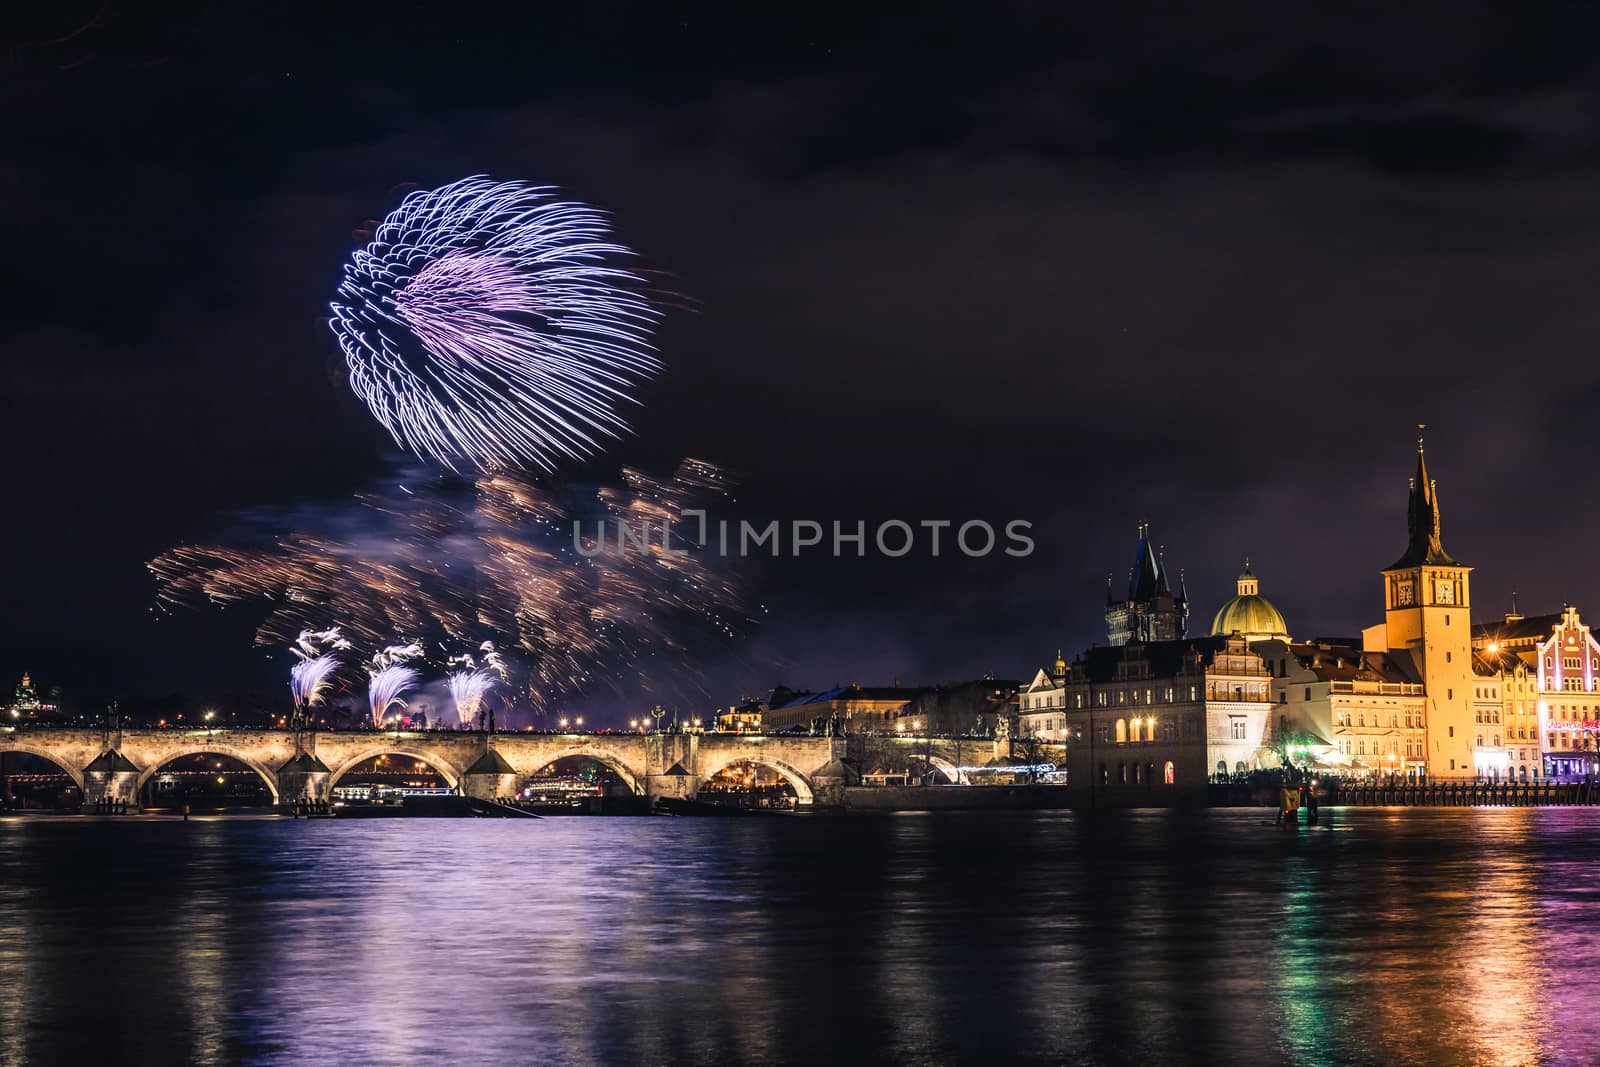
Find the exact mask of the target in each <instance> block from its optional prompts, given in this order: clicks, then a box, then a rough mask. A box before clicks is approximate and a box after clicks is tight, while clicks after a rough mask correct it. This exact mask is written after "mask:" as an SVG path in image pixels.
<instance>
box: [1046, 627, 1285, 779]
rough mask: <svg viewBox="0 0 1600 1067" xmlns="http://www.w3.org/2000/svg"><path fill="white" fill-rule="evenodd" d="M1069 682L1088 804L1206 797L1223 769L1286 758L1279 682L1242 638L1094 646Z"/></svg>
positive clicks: (1070, 726) (1069, 723) (1074, 771)
mask: <svg viewBox="0 0 1600 1067" xmlns="http://www.w3.org/2000/svg"><path fill="white" fill-rule="evenodd" d="M1062 689H1063V698H1064V702H1065V705H1066V716H1065V717H1066V729H1067V735H1066V738H1067V761H1068V779H1067V781H1068V784H1069V787H1070V788H1072V789H1073V790H1075V791H1076V792H1077V793H1078V794H1079V796H1078V800H1079V802H1080V803H1084V804H1089V805H1102V804H1103V805H1106V806H1130V805H1135V806H1136V805H1147V804H1149V805H1166V804H1182V803H1189V802H1203V801H1204V798H1205V786H1206V783H1207V782H1208V781H1209V780H1210V779H1211V778H1212V776H1213V775H1217V774H1238V773H1244V772H1247V771H1251V770H1255V769H1258V768H1260V767H1263V766H1272V765H1275V764H1276V756H1275V755H1274V753H1273V751H1272V749H1271V747H1270V743H1269V741H1270V738H1269V722H1270V719H1269V717H1270V713H1271V709H1272V704H1271V696H1270V691H1271V679H1270V677H1269V675H1268V674H1267V671H1266V667H1265V665H1264V664H1263V662H1262V660H1261V657H1260V656H1259V655H1258V654H1256V653H1255V652H1254V651H1253V650H1252V649H1251V647H1250V644H1249V642H1247V641H1245V640H1244V639H1243V638H1242V637H1240V636H1238V635H1230V636H1227V637H1203V638H1193V639H1184V640H1179V641H1154V642H1148V643H1146V642H1139V641H1132V642H1128V643H1126V644H1123V645H1113V646H1111V647H1109V648H1098V647H1097V648H1091V649H1089V650H1088V651H1086V652H1084V653H1083V654H1081V655H1080V656H1079V657H1078V658H1077V660H1076V661H1074V663H1073V664H1072V666H1071V668H1070V669H1069V670H1068V671H1067V673H1066V676H1065V679H1064V684H1063V686H1062Z"/></svg>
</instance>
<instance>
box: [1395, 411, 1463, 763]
mask: <svg viewBox="0 0 1600 1067" xmlns="http://www.w3.org/2000/svg"><path fill="white" fill-rule="evenodd" d="M1417 429H1418V430H1421V429H1422V427H1420V426H1419V427H1417ZM1407 527H1408V530H1407V532H1408V534H1409V538H1408V543H1407V545H1406V551H1405V554H1404V555H1403V556H1401V557H1400V558H1399V559H1397V560H1395V561H1394V562H1393V563H1391V564H1390V565H1389V566H1387V567H1385V568H1384V570H1383V586H1384V606H1385V608H1386V614H1385V617H1384V622H1385V631H1386V635H1387V644H1388V647H1389V654H1390V656H1391V657H1392V658H1394V659H1395V660H1397V661H1399V662H1400V663H1402V664H1409V666H1410V668H1411V670H1410V671H1408V672H1407V673H1414V674H1415V675H1416V677H1417V679H1418V680H1419V681H1420V682H1422V684H1423V686H1424V687H1425V689H1426V691H1427V730H1428V734H1427V736H1428V751H1427V773H1428V774H1429V775H1430V776H1431V777H1438V778H1471V777H1474V776H1476V774H1477V766H1476V761H1475V758H1474V749H1475V747H1476V745H1475V736H1476V735H1475V730H1476V722H1475V719H1474V716H1473V711H1472V682H1473V671H1472V616H1471V614H1470V607H1471V600H1470V598H1469V595H1468V575H1469V574H1471V572H1472V568H1471V567H1468V566H1467V565H1466V564H1464V563H1462V562H1461V561H1460V560H1457V559H1453V558H1451V556H1450V554H1449V553H1448V552H1446V551H1445V550H1444V544H1443V543H1442V541H1441V540H1440V536H1439V487H1438V485H1437V483H1435V482H1434V481H1433V479H1432V478H1430V477H1428V463H1427V459H1426V457H1425V456H1424V454H1423V449H1422V437H1421V435H1420V434H1419V435H1418V437H1417V473H1416V476H1415V477H1413V478H1412V479H1411V493H1410V508H1409V513H1408V516H1407Z"/></svg>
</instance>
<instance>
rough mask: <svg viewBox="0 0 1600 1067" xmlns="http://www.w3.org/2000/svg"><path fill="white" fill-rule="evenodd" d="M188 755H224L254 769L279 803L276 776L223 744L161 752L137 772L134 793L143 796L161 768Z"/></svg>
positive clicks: (241, 753)
mask: <svg viewBox="0 0 1600 1067" xmlns="http://www.w3.org/2000/svg"><path fill="white" fill-rule="evenodd" d="M190 756H226V757H227V758H228V759H231V760H237V761H238V762H240V763H242V764H244V765H245V766H246V767H249V768H250V769H251V770H252V771H255V772H256V777H257V778H260V779H261V781H262V784H264V785H265V786H266V787H267V792H268V793H271V794H272V802H273V803H274V804H278V803H280V800H279V797H278V776H277V775H276V774H274V773H272V772H271V771H270V770H268V769H267V768H266V767H265V766H263V765H262V764H261V763H259V762H257V761H256V760H255V759H252V758H251V757H250V756H247V755H245V754H244V753H243V752H240V751H238V750H236V749H232V748H228V747H227V746H225V745H196V746H194V747H192V748H185V749H184V750H183V751H181V752H163V753H162V754H161V756H160V757H159V758H158V759H156V760H153V761H152V762H151V764H150V766H148V767H146V768H145V769H144V770H142V771H140V772H139V780H138V782H137V783H135V786H134V795H135V796H137V797H143V796H144V787H145V785H146V784H148V783H149V781H150V779H152V778H154V777H155V776H156V775H157V774H159V773H160V771H161V768H163V767H165V766H166V765H167V764H169V763H173V762H176V761H177V760H181V759H187V758H189V757H190Z"/></svg>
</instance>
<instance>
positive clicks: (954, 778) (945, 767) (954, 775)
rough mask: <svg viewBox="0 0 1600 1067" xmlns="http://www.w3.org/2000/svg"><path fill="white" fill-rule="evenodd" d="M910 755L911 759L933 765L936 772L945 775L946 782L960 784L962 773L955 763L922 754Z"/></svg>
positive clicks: (940, 757) (939, 757) (914, 753)
mask: <svg viewBox="0 0 1600 1067" xmlns="http://www.w3.org/2000/svg"><path fill="white" fill-rule="evenodd" d="M908 755H909V757H910V758H911V759H914V760H920V761H922V762H925V763H927V764H929V765H931V766H932V767H933V768H934V770H936V771H938V772H939V773H940V774H943V775H944V777H945V781H947V782H953V783H957V784H959V783H960V781H961V772H960V771H959V770H958V769H957V768H956V765H955V764H954V763H951V762H950V761H949V760H947V759H945V758H944V757H943V756H929V755H926V754H924V753H921V752H912V753H909V754H908Z"/></svg>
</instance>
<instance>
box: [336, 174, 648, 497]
mask: <svg viewBox="0 0 1600 1067" xmlns="http://www.w3.org/2000/svg"><path fill="white" fill-rule="evenodd" d="M609 234H610V228H609V227H608V226H607V224H606V219H605V216H604V215H603V214H602V213H600V212H599V211H596V210H595V209H593V208H590V207H587V206H585V205H583V204H578V203H570V202H563V201H559V200H556V199H554V193H553V190H551V189H549V188H543V187H539V186H532V185H528V184H526V183H523V182H516V181H508V182H496V181H492V180H490V179H488V178H486V177H483V176H475V177H471V178H465V179H462V180H461V181H458V182H454V183H452V184H450V185H445V186H441V187H440V188H438V189H432V190H419V191H417V192H413V193H411V194H409V195H408V196H407V197H406V198H405V199H404V200H403V201H402V202H401V204H400V206H399V207H398V208H397V209H396V210H395V211H394V212H392V213H391V214H390V215H389V216H388V217H387V218H386V219H384V221H383V223H382V224H381V225H380V226H379V227H378V229H377V231H376V233H375V234H374V235H373V240H372V243H371V244H369V245H367V246H366V248H364V249H360V250H358V251H357V252H356V253H355V254H354V256H353V257H352V258H351V261H350V263H349V264H347V265H346V267H345V270H344V280H343V281H342V282H341V283H340V285H339V289H338V296H337V299H336V300H335V302H334V303H333V304H332V305H331V308H332V312H333V316H332V319H331V320H330V325H331V327H332V329H333V332H334V335H335V337H337V339H338V342H339V347H340V348H341V349H342V350H343V352H344V356H345V362H346V363H347V364H348V365H349V368H350V384H351V387H352V388H353V389H354V390H355V392H356V394H357V395H358V396H360V397H361V399H362V400H363V401H364V402H365V403H366V405H367V407H368V408H369V409H370V410H371V412H372V414H373V415H374V416H375V417H376V418H377V420H378V421H379V422H380V423H382V424H383V427H384V428H385V429H386V430H388V431H389V433H390V435H391V436H393V437H394V439H395V441H396V442H397V443H398V444H399V445H400V446H401V447H403V448H405V449H407V450H408V451H410V452H412V453H414V454H416V455H418V456H422V457H430V458H432V459H435V460H438V461H439V462H441V463H443V464H445V465H446V466H448V467H450V468H451V469H452V470H456V469H459V467H458V464H459V465H461V466H465V467H475V468H478V469H480V470H489V469H495V468H502V467H516V466H520V465H522V464H523V463H531V464H533V465H535V466H537V467H539V468H541V469H544V470H552V469H554V467H555V465H556V463H557V462H558V461H559V460H561V459H582V458H583V457H585V456H588V455H590V454H592V453H593V452H594V451H595V450H596V448H597V447H598V441H597V438H608V437H616V436H618V435H619V434H621V433H623V432H625V431H626V430H627V424H626V422H625V421H624V420H623V419H622V417H621V416H620V415H619V414H618V411H617V409H618V407H619V406H620V405H621V404H623V403H627V402H630V401H631V399H632V397H631V394H630V392H629V390H630V388H631V387H632V386H633V385H634V384H635V383H637V382H639V381H642V380H645V379H648V378H650V377H653V376H654V375H655V374H656V373H657V371H659V369H660V363H659V361H658V360H657V359H656V356H655V354H654V352H653V350H652V349H651V346H650V334H651V330H652V328H653V327H654V325H655V323H656V320H657V319H658V317H659V313H658V312H657V311H656V310H655V309H654V308H653V307H652V306H651V304H650V302H649V301H648V300H647V299H646V298H645V296H644V295H643V294H642V292H641V289H642V279H641V278H640V277H639V276H638V275H637V274H634V273H632V272H630V271H627V270H623V269H620V268H617V267H614V266H610V265H608V264H609V263H610V262H611V261H613V260H614V259H616V258H618V257H622V256H627V255H631V253H630V252H629V251H628V249H627V248H625V247H623V246H622V245H619V244H615V243H613V242H611V241H608V240H606V238H607V237H608V236H609Z"/></svg>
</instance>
